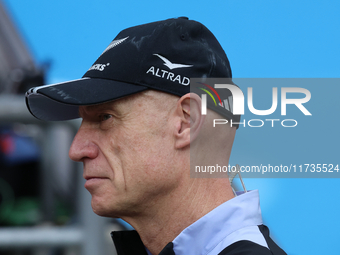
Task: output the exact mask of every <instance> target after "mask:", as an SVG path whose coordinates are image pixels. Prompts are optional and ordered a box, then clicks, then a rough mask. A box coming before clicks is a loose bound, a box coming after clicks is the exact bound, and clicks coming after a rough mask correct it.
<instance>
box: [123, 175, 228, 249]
mask: <svg viewBox="0 0 340 255" xmlns="http://www.w3.org/2000/svg"><path fill="white" fill-rule="evenodd" d="M227 180H228V179H198V178H196V179H192V182H191V185H189V187H188V186H186V187H183V188H181V187H180V188H178V189H177V190H176V191H174V192H172V193H171V194H168V195H167V196H166V197H162V198H160V199H159V201H156V202H154V203H153V206H150V208H149V209H148V210H147V212H145V213H144V214H143V215H139V216H137V217H136V216H134V217H123V219H124V220H125V221H127V222H129V223H130V224H131V225H132V226H133V227H134V228H135V229H136V230H137V232H138V233H139V235H140V237H141V239H142V241H143V243H144V245H145V246H146V247H147V249H148V250H149V251H150V252H151V253H152V254H153V255H157V254H159V253H160V252H161V250H162V249H163V248H164V246H165V245H166V244H168V243H169V242H171V241H173V240H174V239H175V237H176V236H178V235H179V234H180V233H181V232H182V231H183V230H184V229H185V228H186V227H188V226H190V225H191V224H192V223H194V222H195V221H197V220H198V219H200V218H201V217H203V216H204V215H205V214H207V213H208V212H210V211H212V210H213V209H214V208H216V207H217V206H219V205H220V204H222V203H224V202H225V201H227V200H229V199H231V198H233V197H234V195H233V192H232V190H231V188H230V185H229V184H228V183H227ZM183 189H185V190H183ZM183 194H185V195H183Z"/></svg>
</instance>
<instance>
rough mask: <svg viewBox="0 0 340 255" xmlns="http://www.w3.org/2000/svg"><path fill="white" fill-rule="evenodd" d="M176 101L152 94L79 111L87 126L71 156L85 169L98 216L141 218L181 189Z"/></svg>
mask: <svg viewBox="0 0 340 255" xmlns="http://www.w3.org/2000/svg"><path fill="white" fill-rule="evenodd" d="M177 100H178V97H175V96H172V95H167V94H164V93H160V92H155V91H148V92H145V93H139V94H136V95H133V96H130V97H127V98H124V99H120V100H117V101H114V102H110V103H105V104H101V105H96V106H82V107H80V115H81V117H82V118H83V121H82V124H81V126H80V128H79V131H78V133H77V135H76V136H75V138H74V141H73V143H72V145H71V148H70V151H69V155H70V158H71V159H72V160H75V161H81V162H83V164H84V178H85V179H86V180H87V181H86V183H85V188H86V189H87V190H88V191H89V192H90V193H91V195H92V201H91V204H92V208H93V210H94V212H95V213H97V214H99V215H101V216H110V217H121V216H131V215H134V214H140V213H141V212H143V211H144V210H145V209H146V208H147V207H148V206H150V205H152V203H155V202H156V201H157V199H158V200H160V199H161V197H162V196H164V195H166V194H168V192H169V191H171V189H174V188H175V187H176V183H177V182H178V179H179V178H180V177H179V174H180V173H178V174H176V172H175V169H174V167H173V164H172V162H173V161H174V159H175V156H176V150H175V149H174V139H173V125H172V124H171V123H172V121H173V118H172V111H173V110H171V109H174V108H175V106H176V102H177ZM169 109H170V110H169Z"/></svg>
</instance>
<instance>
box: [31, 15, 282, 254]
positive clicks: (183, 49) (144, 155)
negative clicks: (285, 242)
mask: <svg viewBox="0 0 340 255" xmlns="http://www.w3.org/2000/svg"><path fill="white" fill-rule="evenodd" d="M192 77H196V78H200V81H202V82H199V83H200V86H201V87H205V86H206V88H211V86H210V85H209V84H207V83H206V81H207V78H215V77H218V78H221V77H222V78H223V77H224V78H231V70H230V66H229V61H228V59H227V56H226V55H225V53H224V51H223V49H222V48H221V46H220V44H219V43H218V41H217V40H216V38H215V37H214V35H213V34H212V33H211V32H210V31H209V30H208V29H207V28H206V27H204V26H203V25H202V24H200V23H198V22H196V21H191V20H188V19H187V18H178V19H169V20H164V21H159V22H154V23H149V24H145V25H141V26H136V27H131V28H128V29H125V30H123V31H122V32H120V33H119V34H118V36H117V37H116V38H115V39H114V40H113V41H112V42H111V43H110V45H109V46H108V47H107V48H106V49H105V50H104V52H103V53H102V54H101V56H100V57H99V58H98V59H97V60H96V62H95V63H94V64H93V65H92V67H90V69H89V70H88V71H87V72H86V73H85V75H84V76H83V78H82V79H79V80H75V81H70V82H66V83H60V84H53V85H47V86H42V87H36V88H32V89H30V90H29V91H28V92H27V94H26V100H27V101H26V102H27V106H28V108H29V110H30V111H31V113H32V114H33V115H34V116H35V117H37V118H39V119H43V120H67V119H73V118H78V117H81V118H82V120H83V121H82V124H81V126H80V128H79V131H78V133H77V135H76V136H75V138H74V141H73V143H72V145H71V148H70V152H69V155H70V158H71V159H73V160H75V161H79V162H83V164H84V178H85V179H86V183H85V188H86V189H87V190H88V191H89V192H90V193H91V195H92V201H91V204H92V208H93V211H94V212H95V213H97V214H98V215H101V216H106V217H114V218H122V219H124V220H125V221H127V222H128V223H130V224H131V225H132V226H133V227H134V229H135V230H136V231H128V232H113V233H112V237H113V239H114V242H115V245H116V248H117V252H118V254H162V255H165V254H176V255H178V254H183V255H184V254H185V255H188V254H210V255H213V254H285V253H284V252H283V251H282V250H281V249H280V248H279V247H278V246H277V245H276V244H275V243H274V242H273V241H272V240H271V239H270V237H269V231H268V228H267V227H266V226H264V225H262V218H261V211H260V208H259V200H258V192H257V191H252V192H246V193H245V194H242V195H239V196H235V193H234V192H233V190H232V188H231V185H230V183H229V179H228V178H192V176H190V168H193V163H194V164H197V165H204V164H208V163H210V164H216V163H218V164H220V165H228V161H229V156H230V152H231V147H232V144H233V141H234V136H235V132H236V128H237V126H224V125H223V127H222V126H219V127H216V128H214V129H213V126H212V121H213V119H216V118H226V119H228V120H230V121H234V122H236V123H237V122H238V121H239V119H240V118H239V116H235V115H233V114H232V112H231V110H230V109H231V107H229V106H228V105H226V104H229V103H230V102H229V101H228V99H230V94H228V93H229V92H227V94H223V93H222V94H221V97H222V100H223V103H222V101H221V104H219V105H217V106H214V105H213V104H212V103H211V102H209V101H208V108H210V109H211V110H208V114H207V115H204V114H202V111H201V110H202V100H201V97H200V95H199V94H196V93H190V92H191V91H190V86H191V85H190V86H189V83H190V78H192ZM202 89H203V90H204V88H202ZM193 91H194V89H193ZM211 134H214V135H211ZM191 171H194V170H193V169H191Z"/></svg>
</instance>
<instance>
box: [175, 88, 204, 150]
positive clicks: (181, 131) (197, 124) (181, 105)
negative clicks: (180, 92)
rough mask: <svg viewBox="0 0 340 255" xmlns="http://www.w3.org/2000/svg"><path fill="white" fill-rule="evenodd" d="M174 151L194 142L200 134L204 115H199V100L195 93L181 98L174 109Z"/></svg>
mask: <svg viewBox="0 0 340 255" xmlns="http://www.w3.org/2000/svg"><path fill="white" fill-rule="evenodd" d="M176 116H178V117H179V118H177V120H178V121H177V122H176V131H175V132H176V134H175V137H176V143H175V147H176V149H181V148H184V147H186V146H188V145H190V141H194V140H195V138H196V137H197V135H198V133H199V132H200V129H201V126H202V124H203V121H204V118H205V115H202V114H201V98H200V97H199V96H198V95H197V94H195V93H188V94H185V95H184V96H182V97H181V98H180V99H179V100H178V102H177V107H176Z"/></svg>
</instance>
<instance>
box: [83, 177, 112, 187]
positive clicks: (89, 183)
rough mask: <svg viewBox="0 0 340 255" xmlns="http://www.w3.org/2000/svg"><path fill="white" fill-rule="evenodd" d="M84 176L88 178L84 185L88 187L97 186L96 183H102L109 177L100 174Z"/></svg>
mask: <svg viewBox="0 0 340 255" xmlns="http://www.w3.org/2000/svg"><path fill="white" fill-rule="evenodd" d="M84 178H85V180H86V182H85V185H84V186H85V188H86V189H88V188H90V187H92V186H95V185H100V184H101V182H102V181H104V180H107V179H108V178H106V177H98V176H85V177H84Z"/></svg>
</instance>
